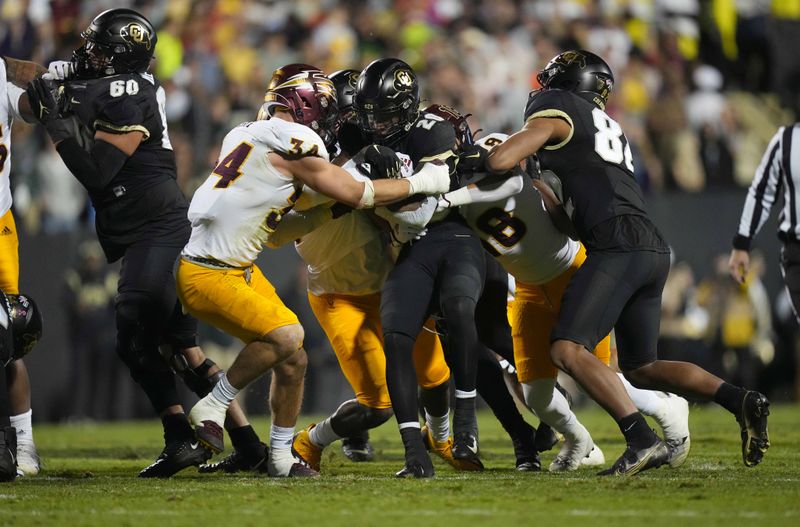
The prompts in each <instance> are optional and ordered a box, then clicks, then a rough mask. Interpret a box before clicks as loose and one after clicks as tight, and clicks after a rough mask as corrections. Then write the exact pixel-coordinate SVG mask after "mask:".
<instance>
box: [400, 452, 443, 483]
mask: <svg viewBox="0 0 800 527" xmlns="http://www.w3.org/2000/svg"><path fill="white" fill-rule="evenodd" d="M435 475H436V474H435V472H434V470H433V463H431V458H430V457H429V456H428V455H427V454H425V456H424V457H420V459H411V460H408V459H407V460H406V464H405V466H404V467H403V468H402V469H401V470H400V471H399V472H397V473H395V475H394V476H395V477H396V478H417V479H422V478H432V477H434V476H435Z"/></svg>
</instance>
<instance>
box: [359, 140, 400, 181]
mask: <svg viewBox="0 0 800 527" xmlns="http://www.w3.org/2000/svg"><path fill="white" fill-rule="evenodd" d="M362 153H363V154H364V163H366V164H368V165H369V178H370V179H372V180H376V179H398V178H400V177H401V176H402V174H403V172H402V168H403V165H402V164H401V163H400V159H399V158H398V157H397V154H395V153H394V150H392V149H391V148H387V147H385V146H380V145H369V146H367V147H365V148H364V149H363V150H362Z"/></svg>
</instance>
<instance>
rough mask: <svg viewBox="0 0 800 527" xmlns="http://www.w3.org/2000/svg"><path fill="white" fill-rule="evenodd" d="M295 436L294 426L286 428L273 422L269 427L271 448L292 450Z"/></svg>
mask: <svg viewBox="0 0 800 527" xmlns="http://www.w3.org/2000/svg"><path fill="white" fill-rule="evenodd" d="M293 438H294V427H291V428H284V427H282V426H275V424H272V425H271V426H270V428H269V449H270V450H289V451H291V449H292V439H293Z"/></svg>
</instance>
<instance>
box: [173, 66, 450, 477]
mask: <svg viewBox="0 0 800 527" xmlns="http://www.w3.org/2000/svg"><path fill="white" fill-rule="evenodd" d="M265 101H266V102H265V104H264V105H263V107H262V109H261V111H260V112H259V120H257V121H254V122H249V123H243V124H242V125H239V126H237V127H236V128H234V129H233V130H231V132H229V133H228V135H227V136H226V137H225V139H224V141H223V144H222V150H221V156H220V161H219V163H218V164H217V166H216V168H215V169H214V170H213V172H212V174H211V175H210V176H209V178H208V179H207V180H206V182H205V183H204V184H203V185H202V186H201V187H200V188H199V189H198V190H197V191H196V193H195V195H194V198H193V199H192V204H191V206H190V208H189V220H190V221H191V223H192V234H191V238H190V240H189V243H188V244H187V245H186V247H185V248H184V250H183V252H182V258H181V261H180V264H179V266H178V295H179V297H180V299H181V302H182V303H183V305H184V307H185V308H186V309H187V310H188V311H189V312H190V313H192V314H193V315H195V316H197V317H198V318H200V319H202V320H205V321H207V322H209V323H211V324H213V325H215V326H217V327H219V328H220V329H223V330H225V331H226V332H228V333H230V334H232V335H234V336H236V337H239V338H240V339H242V340H243V341H244V342H245V343H246V345H245V347H244V349H243V350H242V351H241V352H240V353H239V355H238V357H237V358H236V360H235V361H234V363H233V365H232V366H231V368H230V369H229V370H228V372H227V374H226V375H225V376H224V377H223V378H222V379H220V381H219V382H218V383H217V385H216V386H215V387H214V389H213V391H212V392H211V394H209V395H208V396H206V397H204V398H203V399H201V400H200V402H198V403H197V404H196V405H195V407H194V408H193V409H192V411H191V412H190V415H189V418H190V420H191V421H192V423H193V424H194V426H195V430H196V433H197V437H198V439H199V440H200V441H202V442H203V443H204V444H205V445H206V446H207V447H208V448H209V449H210V450H212V451H215V452H219V451H221V450H222V449H223V446H224V445H223V440H222V423H223V421H224V416H225V411H226V409H227V407H228V405H229V404H230V402H231V401H232V400H233V399H234V397H235V396H236V394H237V393H238V392H239V390H241V389H243V388H244V387H245V386H246V385H247V384H249V383H250V382H251V381H253V380H254V379H256V378H258V377H259V376H261V375H262V374H263V373H265V372H266V371H268V370H270V369H272V371H273V379H272V386H271V391H270V405H271V409H272V429H271V433H270V443H271V445H270V446H271V448H270V455H269V461H268V469H269V473H270V474H272V475H274V476H290V475H295V476H301V475H304V476H313V475H316V474H317V472H316V471H314V470H312V469H309V468H308V467H306V466H305V465H303V464H301V463H299V462H298V461H297V459H296V458H295V457H294V456H293V455H292V453H291V443H292V438H293V435H294V426H295V424H296V420H297V415H298V413H299V409H300V402H301V399H302V391H303V377H304V374H305V366H306V362H307V358H306V355H305V352H304V351H303V349H302V342H303V328H302V326H300V324H299V322H298V320H297V317H296V316H295V314H294V313H292V312H291V311H290V310H289V309H287V308H286V307H285V306H284V305H283V303H282V302H281V300H280V298H278V296H277V294H276V293H275V289H274V287H273V286H272V285H271V284H270V283H269V281H268V280H267V279H266V278H265V277H264V275H263V274H262V273H261V271H260V270H259V269H258V267H256V266H255V265H254V262H255V260H256V257H257V256H258V254H259V253H260V252H261V249H262V246H263V244H264V243H265V242H266V241H267V239H268V237H269V234H270V233H271V232H272V231H274V230H275V229H276V227H277V226H278V224H279V223H280V221H281V219H282V217H283V216H284V215H285V214H287V213H288V212H289V211H290V210H291V209H292V208H293V207H294V204H295V202H296V201H297V199H298V198H299V196H300V194H301V191H302V187H303V184H305V185H307V186H309V187H310V188H312V189H314V190H316V191H319V192H320V193H322V194H325V195H327V196H330V197H332V198H334V199H335V200H337V201H339V202H342V203H344V204H347V205H350V206H352V207H356V208H368V207H373V206H375V205H381V204H386V203H391V202H393V201H397V200H400V199H404V198H406V197H408V196H410V195H413V194H417V193H422V194H437V193H441V192H442V191H444V190H445V189H446V188H447V187H448V186H449V176H448V173H447V172H448V171H447V169H446V167H444V166H441V167H440V166H436V165H431V166H430V167H429V168H428V170H426V171H424V173H423V172H420V173H418V174H416V175H414V176H411V177H409V178H405V179H396V178H395V179H389V180H385V181H384V180H381V181H376V182H374V183H373V182H372V181H357V180H355V179H354V178H353V177H352V176H350V174H349V173H347V172H346V171H344V170H343V169H341V168H340V167H337V166H335V165H333V164H331V163H330V162H329V161H328V152H327V145H326V142H327V143H328V144H330V143H332V139H333V137H334V130H332V128H333V124H334V123H335V120H336V117H337V105H336V94H335V90H334V88H333V84H332V83H331V81H330V80H329V79H328V78H327V77H325V75H324V74H323V73H322V72H321V71H320V70H319V69H318V68H315V67H313V66H308V65H305V64H292V65H288V66H285V67H283V68H280V69H278V70H276V71H275V73H274V74H273V77H272V79H271V81H270V83H269V86H268V89H267V94H266V96H265ZM323 138H324V139H323ZM395 175H396V174H395Z"/></svg>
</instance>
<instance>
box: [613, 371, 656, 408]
mask: <svg viewBox="0 0 800 527" xmlns="http://www.w3.org/2000/svg"><path fill="white" fill-rule="evenodd" d="M617 375H619V378H620V379H621V380H622V384H624V385H625V391H626V392H628V397H630V398H631V401H633V404H635V405H636V408H638V409H639V411H640V412H642V413H643V414H644V415H649V416H651V417H652V416H656V415H661V413H663V412H665V411H667V401H666V400H665V399H663V398H661V397H659V396H658V395H657V394H656V392H654V391H652V390H642V389H640V388H637V387H635V386H634V385H632V384H631V383H630V382H628V379H626V378H625V376H624V375H623V374H621V373H617Z"/></svg>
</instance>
